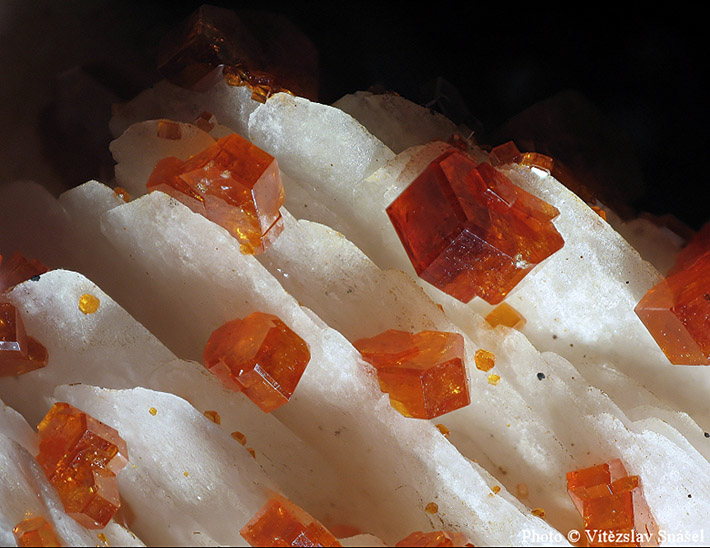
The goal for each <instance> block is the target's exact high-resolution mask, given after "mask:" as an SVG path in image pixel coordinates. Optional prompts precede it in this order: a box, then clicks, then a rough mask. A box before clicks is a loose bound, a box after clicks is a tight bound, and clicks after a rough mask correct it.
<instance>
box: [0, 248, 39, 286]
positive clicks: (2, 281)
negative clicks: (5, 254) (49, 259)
mask: <svg viewBox="0 0 710 548" xmlns="http://www.w3.org/2000/svg"><path fill="white" fill-rule="evenodd" d="M47 270H49V269H48V268H47V267H46V266H44V265H43V264H42V263H41V262H40V261H38V260H36V259H27V258H25V257H24V256H23V255H22V254H20V253H19V252H15V253H13V255H12V257H10V259H8V260H6V261H3V258H2V255H0V293H2V292H3V291H8V290H9V289H11V288H12V287H14V286H16V285H17V284H20V283H22V282H26V281H27V280H29V279H30V278H34V277H35V276H39V275H40V274H44V273H45V272H47Z"/></svg>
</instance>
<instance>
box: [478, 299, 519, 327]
mask: <svg viewBox="0 0 710 548" xmlns="http://www.w3.org/2000/svg"><path fill="white" fill-rule="evenodd" d="M486 321H487V322H488V323H489V324H490V326H491V327H496V326H499V325H505V326H506V327H515V328H517V329H522V328H523V326H524V325H525V324H526V322H527V320H526V319H525V317H524V316H523V315H522V314H521V313H520V312H518V311H517V310H515V308H513V307H512V306H510V305H509V304H508V303H500V304H499V305H498V306H496V307H495V308H494V309H493V310H491V312H490V313H489V314H488V316H486Z"/></svg>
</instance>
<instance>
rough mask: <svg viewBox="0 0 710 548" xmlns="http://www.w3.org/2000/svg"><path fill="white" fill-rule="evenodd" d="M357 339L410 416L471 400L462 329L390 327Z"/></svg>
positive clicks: (387, 388) (395, 404)
mask: <svg viewBox="0 0 710 548" xmlns="http://www.w3.org/2000/svg"><path fill="white" fill-rule="evenodd" d="M353 345H354V346H355V348H357V349H358V351H359V352H360V353H361V354H362V357H363V358H364V359H365V361H367V362H368V363H369V364H371V365H372V366H373V367H374V368H375V369H376V370H377V377H378V380H379V383H380V389H381V390H382V391H383V392H386V393H388V394H389V397H390V402H391V403H392V407H394V408H395V409H396V410H397V411H399V412H400V413H402V415H404V416H405V417H414V418H418V419H432V418H434V417H438V416H440V415H443V414H444V413H449V412H451V411H454V410H456V409H459V408H461V407H465V406H466V405H468V404H469V403H471V399H470V396H469V392H468V380H467V378H466V367H465V365H464V347H463V337H462V336H461V335H460V334H459V333H447V332H443V331H421V332H420V333H416V334H413V333H407V332H406V331H396V330H393V329H390V330H388V331H385V332H384V333H380V334H379V335H377V336H375V337H371V338H367V339H360V340H358V341H355V342H354V343H353Z"/></svg>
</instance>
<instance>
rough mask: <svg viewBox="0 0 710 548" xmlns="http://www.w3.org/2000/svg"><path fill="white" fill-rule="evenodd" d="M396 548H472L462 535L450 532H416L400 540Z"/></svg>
mask: <svg viewBox="0 0 710 548" xmlns="http://www.w3.org/2000/svg"><path fill="white" fill-rule="evenodd" d="M395 546H397V547H406V546H424V547H427V548H444V547H450V546H473V544H471V542H469V540H468V538H466V535H464V534H463V533H452V532H451V531H432V532H431V533H423V532H421V531H416V532H414V533H412V534H411V535H409V536H407V537H406V538H403V539H402V540H400V541H399V542H398V543H397V544H395Z"/></svg>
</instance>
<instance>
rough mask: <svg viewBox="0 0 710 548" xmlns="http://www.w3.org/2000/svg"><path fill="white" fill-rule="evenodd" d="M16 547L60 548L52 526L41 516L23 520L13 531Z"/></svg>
mask: <svg viewBox="0 0 710 548" xmlns="http://www.w3.org/2000/svg"><path fill="white" fill-rule="evenodd" d="M12 534H13V535H15V541H16V542H17V545H18V546H28V547H29V546H42V547H49V546H61V544H60V543H59V540H57V536H56V535H55V534H54V530H53V529H52V526H51V525H50V524H49V523H47V520H46V519H44V518H43V517H42V516H36V517H33V518H27V519H23V520H22V521H21V522H20V523H18V524H17V525H16V526H15V527H14V528H13V529H12Z"/></svg>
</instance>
